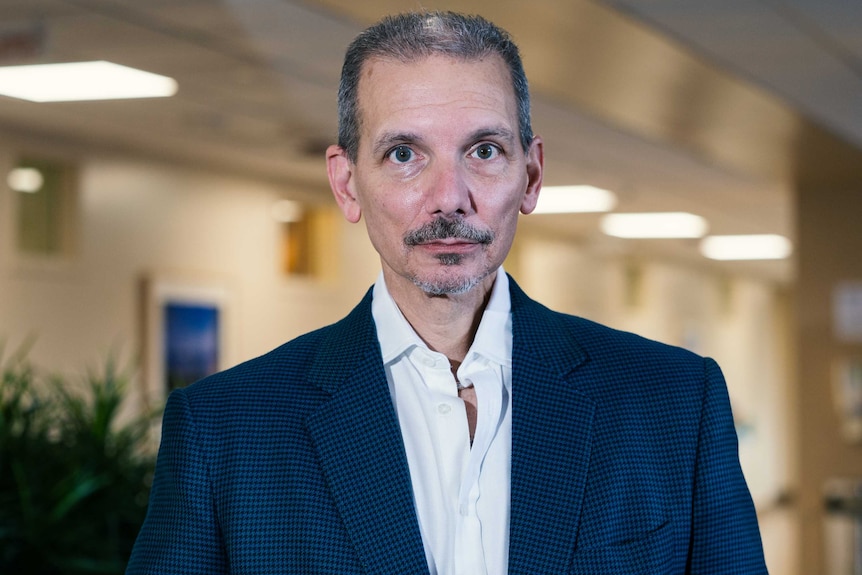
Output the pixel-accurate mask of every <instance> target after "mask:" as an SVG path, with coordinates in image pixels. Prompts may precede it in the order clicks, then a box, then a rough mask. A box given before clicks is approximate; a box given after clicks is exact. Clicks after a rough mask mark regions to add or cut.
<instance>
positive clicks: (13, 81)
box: [0, 61, 177, 102]
mask: <svg viewBox="0 0 862 575" xmlns="http://www.w3.org/2000/svg"><path fill="white" fill-rule="evenodd" d="M176 92H177V82H176V80H174V79H173V78H168V77H167V76H160V75H158V74H153V73H150V72H144V71H142V70H137V69H135V68H129V67H127V66H120V65H119V64H113V63H111V62H105V61H98V62H72V63H68V64H38V65H32V66H7V67H2V68H0V95H4V96H11V97H12V98H20V99H22V100H29V101H31V102H72V101H81V100H118V99H126V98H163V97H167V96H173V95H174V94H176Z"/></svg>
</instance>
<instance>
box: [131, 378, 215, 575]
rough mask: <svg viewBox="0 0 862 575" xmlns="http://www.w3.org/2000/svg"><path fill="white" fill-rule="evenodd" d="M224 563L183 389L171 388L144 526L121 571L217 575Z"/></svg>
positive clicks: (204, 462) (206, 477)
mask: <svg viewBox="0 0 862 575" xmlns="http://www.w3.org/2000/svg"><path fill="white" fill-rule="evenodd" d="M227 572H228V569H227V562H226V559H225V553H224V549H223V545H222V541H221V534H220V531H219V527H218V521H217V517H216V513H215V507H214V504H213V494H212V483H211V479H210V474H209V472H208V466H207V460H206V453H205V451H204V450H203V449H202V446H201V439H200V436H199V434H198V432H197V430H196V428H195V424H194V420H193V418H192V413H191V409H190V406H189V402H188V397H187V395H186V393H185V392H184V390H176V391H174V392H173V393H171V395H170V397H169V398H168V402H167V406H166V407H165V414H164V419H163V422H162V441H161V446H160V448H159V457H158V461H157V463H156V473H155V478H154V480H153V487H152V490H151V492H150V502H149V508H148V510H147V517H146V520H145V521H144V525H143V526H142V528H141V531H140V533H139V535H138V538H137V540H136V541H135V546H134V548H133V550H132V555H131V559H130V560H129V564H128V567H127V570H126V574H127V575H156V574H158V575H196V574H200V575H204V574H207V575H218V574H220V573H227Z"/></svg>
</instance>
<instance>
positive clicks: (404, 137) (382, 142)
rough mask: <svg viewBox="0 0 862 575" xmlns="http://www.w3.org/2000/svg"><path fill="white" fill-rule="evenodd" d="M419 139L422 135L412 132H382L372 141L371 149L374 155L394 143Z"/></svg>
mask: <svg viewBox="0 0 862 575" xmlns="http://www.w3.org/2000/svg"><path fill="white" fill-rule="evenodd" d="M420 141H422V137H421V136H420V135H419V134H415V133H413V132H384V133H382V134H381V135H380V137H379V138H377V140H376V141H375V142H374V147H373V148H372V150H371V151H372V153H373V154H374V155H375V156H377V155H379V154H382V153H383V152H385V151H387V150H388V149H389V148H391V147H392V146H394V145H396V144H404V143H407V142H420Z"/></svg>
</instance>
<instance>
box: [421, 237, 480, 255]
mask: <svg viewBox="0 0 862 575" xmlns="http://www.w3.org/2000/svg"><path fill="white" fill-rule="evenodd" d="M477 246H479V243H478V242H471V241H469V240H462V239H456V238H451V239H445V240H434V241H432V242H425V243H422V244H419V245H417V246H416V247H421V248H422V249H425V250H428V251H431V252H435V253H449V254H451V253H463V252H469V251H472V250H474V249H475V248H476V247H477Z"/></svg>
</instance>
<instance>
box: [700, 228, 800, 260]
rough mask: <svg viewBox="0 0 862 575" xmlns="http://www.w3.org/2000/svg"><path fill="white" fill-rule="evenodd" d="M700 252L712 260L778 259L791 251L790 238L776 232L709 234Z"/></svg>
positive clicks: (788, 254)
mask: <svg viewBox="0 0 862 575" xmlns="http://www.w3.org/2000/svg"><path fill="white" fill-rule="evenodd" d="M700 253H702V254H703V255H705V256H706V257H708V258H710V259H713V260H780V259H784V258H787V257H789V256H790V254H791V253H793V245H792V244H791V243H790V240H788V239H787V238H785V237H784V236H779V235H777V234H758V235H738V236H709V237H707V238H704V239H703V240H702V241H701V242H700Z"/></svg>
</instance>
